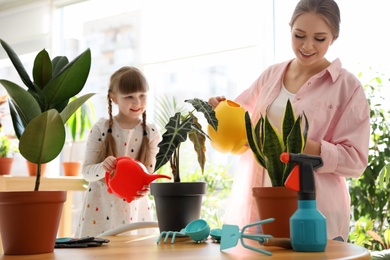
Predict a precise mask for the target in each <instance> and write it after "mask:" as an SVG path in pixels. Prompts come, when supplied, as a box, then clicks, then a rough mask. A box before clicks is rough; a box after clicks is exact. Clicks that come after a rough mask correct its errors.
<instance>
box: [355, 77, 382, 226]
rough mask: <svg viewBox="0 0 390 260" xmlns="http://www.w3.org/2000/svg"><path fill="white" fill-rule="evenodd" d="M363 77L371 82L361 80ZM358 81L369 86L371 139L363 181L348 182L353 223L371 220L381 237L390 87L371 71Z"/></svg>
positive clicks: (367, 90)
mask: <svg viewBox="0 0 390 260" xmlns="http://www.w3.org/2000/svg"><path fill="white" fill-rule="evenodd" d="M363 77H365V78H368V80H367V81H365V80H362V78H363ZM359 78H360V79H361V81H362V82H364V81H365V82H367V83H364V84H363V86H364V89H365V92H366V95H367V98H368V101H369V104H370V115H371V138H370V147H369V159H368V162H369V163H368V166H367V168H366V170H365V171H364V173H363V174H362V176H361V177H360V178H358V179H349V191H350V194H351V205H352V213H353V214H352V220H353V221H357V220H358V219H359V218H360V217H366V218H367V219H371V220H372V221H373V223H374V227H373V230H375V231H376V232H377V233H379V234H382V233H383V232H384V231H385V230H387V229H388V223H389V199H390V196H389V192H390V187H389V185H383V184H384V182H385V180H386V178H388V177H385V176H386V171H382V169H383V168H384V167H385V165H386V164H388V163H389V162H390V146H389V144H390V122H389V118H390V110H389V108H386V107H385V106H384V104H388V102H386V101H385V100H384V97H385V95H383V91H384V90H385V88H387V89H388V88H389V85H388V81H387V82H384V78H385V76H384V75H382V74H379V73H375V72H373V71H372V70H371V71H369V73H368V75H365V74H363V73H360V74H359ZM386 83H387V85H384V84H386ZM385 169H386V168H385ZM381 172H382V174H381ZM381 179H382V181H381ZM387 183H388V182H387Z"/></svg>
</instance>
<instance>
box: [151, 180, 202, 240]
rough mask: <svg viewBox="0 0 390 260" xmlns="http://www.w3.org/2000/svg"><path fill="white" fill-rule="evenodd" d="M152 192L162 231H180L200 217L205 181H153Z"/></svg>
mask: <svg viewBox="0 0 390 260" xmlns="http://www.w3.org/2000/svg"><path fill="white" fill-rule="evenodd" d="M150 194H151V195H153V196H154V201H155V203H156V212H157V220H158V226H159V228H160V232H163V231H180V230H182V229H183V228H185V227H186V226H187V224H188V223H190V222H191V221H193V220H196V219H199V218H200V213H201V209H202V199H203V196H204V195H205V194H206V183H205V182H153V183H151V184H150Z"/></svg>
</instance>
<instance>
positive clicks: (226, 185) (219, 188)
mask: <svg viewBox="0 0 390 260" xmlns="http://www.w3.org/2000/svg"><path fill="white" fill-rule="evenodd" d="M182 181H184V182H197V181H204V182H206V185H207V191H206V196H205V197H204V201H203V204H202V205H203V206H202V212H201V217H202V219H204V220H206V221H207V223H208V224H209V225H210V228H221V227H222V224H223V223H222V222H223V220H222V218H223V215H224V213H225V210H224V209H225V207H226V203H227V199H228V196H229V194H230V191H231V187H232V183H233V178H232V177H231V176H230V175H229V174H228V173H227V168H226V167H223V166H214V165H209V167H207V170H206V171H205V172H204V173H202V172H201V171H200V170H197V171H195V172H194V173H191V174H184V175H183V177H182Z"/></svg>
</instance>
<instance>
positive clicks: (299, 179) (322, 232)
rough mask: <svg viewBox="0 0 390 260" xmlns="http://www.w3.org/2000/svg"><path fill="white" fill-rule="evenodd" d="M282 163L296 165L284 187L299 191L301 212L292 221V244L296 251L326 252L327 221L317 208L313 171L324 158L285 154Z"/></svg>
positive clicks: (321, 163)
mask: <svg viewBox="0 0 390 260" xmlns="http://www.w3.org/2000/svg"><path fill="white" fill-rule="evenodd" d="M280 160H281V161H282V162H285V163H288V162H292V163H296V164H297V165H296V166H295V167H294V168H293V170H292V171H291V173H290V175H289V177H288V178H287V180H286V182H285V186H286V187H287V188H289V189H291V190H295V191H297V192H298V209H297V211H295V213H294V214H293V215H292V216H291V218H290V237H291V244H292V247H293V249H294V250H295V251H300V252H323V251H325V248H326V243H327V235H326V218H325V217H324V215H322V213H321V212H320V211H319V210H318V209H317V204H316V194H315V183H314V171H313V170H314V169H316V168H318V167H321V166H322V165H323V162H322V158H321V157H319V156H311V155H305V154H294V153H282V154H281V156H280Z"/></svg>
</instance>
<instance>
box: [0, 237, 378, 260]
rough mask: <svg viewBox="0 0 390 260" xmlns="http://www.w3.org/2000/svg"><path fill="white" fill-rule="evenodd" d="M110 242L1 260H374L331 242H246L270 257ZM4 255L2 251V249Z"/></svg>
mask: <svg viewBox="0 0 390 260" xmlns="http://www.w3.org/2000/svg"><path fill="white" fill-rule="evenodd" d="M106 238H108V239H110V242H109V243H107V244H104V245H102V246H100V247H89V248H77V249H75V248H62V249H54V252H53V253H48V254H38V255H25V256H21V255H0V260H11V259H18V260H23V259H28V260H34V259H39V260H51V259H55V260H62V259H64V260H69V259H110V260H112V259H143V260H147V259H169V260H174V259H180V260H182V259H186V260H192V259H202V260H207V259H213V260H214V259H257V260H258V259H270V258H272V259H316V260H321V259H371V257H370V254H369V252H368V251H367V250H366V249H364V248H362V247H360V246H357V245H354V244H349V243H344V242H339V241H333V240H332V241H328V245H327V247H326V250H325V252H320V253H311V252H310V253H307V252H306V253H305V252H295V251H293V250H288V249H283V248H279V247H261V246H260V245H259V244H258V243H257V242H255V241H252V240H247V241H246V243H247V244H249V245H252V246H255V247H261V248H262V249H265V250H267V251H270V252H272V256H267V255H264V254H261V253H258V252H255V251H253V250H249V249H246V248H244V247H243V246H242V245H241V243H240V242H239V243H238V244H237V246H235V247H232V248H229V249H226V250H223V251H220V249H219V244H218V243H214V242H213V241H212V240H207V241H205V242H202V243H196V242H194V241H193V240H191V239H189V238H187V237H184V238H183V237H181V238H180V237H179V238H178V237H177V238H176V239H175V243H173V244H172V243H171V242H170V239H168V240H167V242H166V243H164V241H163V239H162V240H161V243H160V244H157V243H156V241H157V238H158V236H157V235H131V236H111V237H106ZM0 252H2V248H1V247H0Z"/></svg>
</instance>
